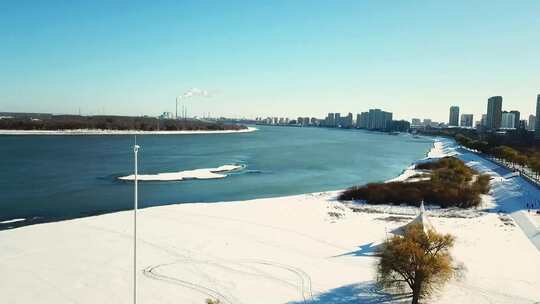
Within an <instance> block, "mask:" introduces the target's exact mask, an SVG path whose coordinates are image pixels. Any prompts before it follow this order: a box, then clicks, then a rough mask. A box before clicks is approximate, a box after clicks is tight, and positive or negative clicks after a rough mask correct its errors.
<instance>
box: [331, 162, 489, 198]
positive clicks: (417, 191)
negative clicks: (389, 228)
mask: <svg viewBox="0 0 540 304" xmlns="http://www.w3.org/2000/svg"><path fill="white" fill-rule="evenodd" d="M416 168H418V169H424V170H431V174H430V176H431V177H430V180H426V181H418V182H391V183H371V184H367V185H364V186H354V187H351V188H349V189H347V190H345V191H343V192H342V193H341V194H340V195H339V199H340V200H363V201H365V202H366V203H368V204H396V205H399V204H408V205H415V206H418V205H419V204H420V202H422V201H425V202H428V203H432V204H438V205H440V206H441V207H443V208H447V207H460V208H469V207H475V206H478V205H480V203H481V198H480V194H485V193H487V192H488V191H489V179H490V177H489V176H488V175H478V176H477V178H476V180H475V181H474V182H471V181H472V177H473V176H474V175H476V174H477V172H476V171H474V170H473V169H471V168H469V167H467V166H466V165H465V163H463V162H462V161H461V160H459V159H457V158H453V157H448V158H443V159H441V160H438V161H435V162H431V163H424V164H420V165H418V166H416Z"/></svg>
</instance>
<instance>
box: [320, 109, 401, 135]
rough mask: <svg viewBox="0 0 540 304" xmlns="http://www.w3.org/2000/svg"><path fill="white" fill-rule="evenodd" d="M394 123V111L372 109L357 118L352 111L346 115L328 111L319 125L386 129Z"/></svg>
mask: <svg viewBox="0 0 540 304" xmlns="http://www.w3.org/2000/svg"><path fill="white" fill-rule="evenodd" d="M392 123H393V120H392V113H390V112H386V111H383V110H381V109H371V110H369V111H367V112H362V113H360V114H356V120H355V119H353V114H352V113H348V114H347V115H346V116H341V113H328V115H326V117H325V118H324V119H323V120H321V121H320V122H319V125H320V126H322V127H330V128H359V129H369V130H381V131H386V130H389V129H390V128H391V126H392Z"/></svg>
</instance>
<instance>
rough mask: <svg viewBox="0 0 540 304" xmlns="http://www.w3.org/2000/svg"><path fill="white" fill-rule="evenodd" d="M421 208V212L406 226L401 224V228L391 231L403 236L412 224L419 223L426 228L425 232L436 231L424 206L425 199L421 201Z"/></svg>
mask: <svg viewBox="0 0 540 304" xmlns="http://www.w3.org/2000/svg"><path fill="white" fill-rule="evenodd" d="M419 209H420V213H419V214H418V216H417V217H416V218H415V219H414V220H412V221H411V222H409V223H408V224H407V225H404V226H401V227H399V228H396V229H394V230H392V231H391V233H393V234H395V235H401V236H403V235H404V234H405V231H406V230H407V228H408V227H410V226H412V225H418V224H420V226H422V229H423V230H424V233H427V232H428V230H433V231H435V227H434V226H433V224H432V223H431V221H430V220H429V218H428V217H427V214H426V209H425V208H424V202H423V201H422V203H420V207H419Z"/></svg>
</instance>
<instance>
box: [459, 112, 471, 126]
mask: <svg viewBox="0 0 540 304" xmlns="http://www.w3.org/2000/svg"><path fill="white" fill-rule="evenodd" d="M460 125H461V126H462V127H466V128H472V126H473V115H472V114H461V121H460Z"/></svg>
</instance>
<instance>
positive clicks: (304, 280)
mask: <svg viewBox="0 0 540 304" xmlns="http://www.w3.org/2000/svg"><path fill="white" fill-rule="evenodd" d="M181 263H193V264H206V265H211V266H214V267H219V268H222V269H224V270H226V271H229V272H235V273H240V274H244V275H250V276H255V277H261V278H265V279H269V280H273V281H277V282H280V283H282V284H284V285H286V286H288V287H292V288H294V289H296V290H298V292H299V293H300V295H301V298H302V300H303V302H304V303H308V302H310V301H312V299H313V291H312V285H311V277H310V276H309V275H308V274H307V273H306V272H305V271H304V270H302V269H300V268H297V267H293V266H290V265H285V264H280V263H276V262H272V261H266V260H249V259H248V260H230V261H228V260H222V261H202V260H194V259H188V258H186V259H182V260H178V261H175V262H172V263H166V264H158V265H154V266H149V267H147V268H146V269H144V271H143V273H144V275H145V276H146V277H148V278H151V279H156V280H160V281H163V282H168V283H174V284H177V285H180V286H182V287H185V288H189V289H192V290H195V291H197V292H200V293H202V294H204V295H205V296H209V297H211V298H215V299H219V300H221V301H222V302H223V303H227V304H232V303H238V301H235V300H233V299H231V298H230V297H227V296H226V295H224V294H223V293H221V292H220V291H218V290H216V289H213V288H209V287H207V286H204V285H200V284H195V283H192V282H189V281H186V280H181V279H178V278H175V277H172V276H168V275H163V274H161V273H159V272H158V271H157V270H158V269H159V268H163V267H167V266H172V265H175V264H181ZM226 264H234V265H237V266H241V267H245V265H244V264H258V265H265V266H270V267H274V268H278V269H281V270H285V271H287V272H289V273H292V274H293V275H295V276H296V278H297V280H298V284H293V283H291V282H289V281H287V280H285V279H282V278H279V277H276V276H273V275H270V274H268V273H264V272H263V273H260V270H259V269H257V268H256V267H250V268H251V269H253V270H255V271H257V272H259V273H255V272H249V271H244V270H238V269H235V268H233V267H230V266H227V265H226Z"/></svg>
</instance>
